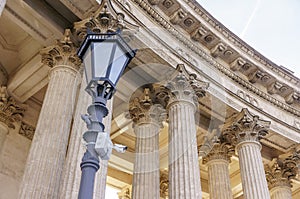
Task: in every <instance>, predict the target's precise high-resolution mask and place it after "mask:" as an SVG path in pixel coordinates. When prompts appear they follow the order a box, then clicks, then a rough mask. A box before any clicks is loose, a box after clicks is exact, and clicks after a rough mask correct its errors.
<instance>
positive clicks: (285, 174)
mask: <svg viewBox="0 0 300 199" xmlns="http://www.w3.org/2000/svg"><path fill="white" fill-rule="evenodd" d="M265 172H266V178H267V182H268V186H269V189H272V188H274V187H278V186H288V187H292V184H291V180H292V179H294V178H295V177H296V175H297V173H298V167H297V164H296V162H295V161H294V160H293V159H292V158H286V159H277V158H275V159H273V160H272V161H271V162H270V163H269V164H268V165H266V166H265Z"/></svg>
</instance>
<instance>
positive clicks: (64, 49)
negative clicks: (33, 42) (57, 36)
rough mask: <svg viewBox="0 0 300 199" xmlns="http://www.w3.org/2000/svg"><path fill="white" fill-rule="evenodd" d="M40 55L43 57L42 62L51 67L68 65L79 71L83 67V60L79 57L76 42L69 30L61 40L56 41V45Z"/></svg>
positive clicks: (47, 48) (45, 49)
mask: <svg viewBox="0 0 300 199" xmlns="http://www.w3.org/2000/svg"><path fill="white" fill-rule="evenodd" d="M40 54H41V55H42V62H43V63H44V64H47V65H48V66H49V67H54V66H56V65H67V66H71V67H73V68H74V69H76V70H78V69H79V66H80V65H81V60H80V59H79V57H78V56H77V46H76V42H75V41H74V39H73V38H72V34H71V31H70V30H69V29H66V30H65V33H64V37H63V38H62V39H61V40H57V41H56V45H53V46H49V47H46V48H44V49H42V50H41V51H40Z"/></svg>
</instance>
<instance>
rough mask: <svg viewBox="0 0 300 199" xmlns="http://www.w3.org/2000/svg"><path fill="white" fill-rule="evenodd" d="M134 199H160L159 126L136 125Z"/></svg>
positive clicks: (150, 124)
mask: <svg viewBox="0 0 300 199" xmlns="http://www.w3.org/2000/svg"><path fill="white" fill-rule="evenodd" d="M134 130H135V133H136V136H137V137H136V145H135V146H136V147H135V162H134V173H133V187H132V198H133V199H140V198H143V199H159V145H158V143H159V137H158V135H159V134H158V133H159V126H158V125H157V124H153V123H142V124H139V125H136V126H135V128H134Z"/></svg>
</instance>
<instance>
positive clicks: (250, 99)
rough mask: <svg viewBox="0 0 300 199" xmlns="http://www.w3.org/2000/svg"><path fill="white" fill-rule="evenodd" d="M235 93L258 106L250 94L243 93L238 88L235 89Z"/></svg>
mask: <svg viewBox="0 0 300 199" xmlns="http://www.w3.org/2000/svg"><path fill="white" fill-rule="evenodd" d="M237 95H238V96H239V97H241V98H242V99H244V100H246V101H247V102H249V103H250V104H252V105H253V106H255V107H257V108H260V107H259V104H258V101H257V100H256V99H255V98H254V97H252V96H251V95H249V94H248V93H245V92H244V91H242V90H238V91H237Z"/></svg>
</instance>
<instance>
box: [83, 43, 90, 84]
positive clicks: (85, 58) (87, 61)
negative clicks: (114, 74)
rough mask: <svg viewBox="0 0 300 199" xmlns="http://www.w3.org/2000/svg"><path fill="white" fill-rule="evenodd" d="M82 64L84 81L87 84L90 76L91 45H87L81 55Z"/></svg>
mask: <svg viewBox="0 0 300 199" xmlns="http://www.w3.org/2000/svg"><path fill="white" fill-rule="evenodd" d="M83 64H84V70H85V77H86V82H87V84H89V82H90V81H91V78H92V50H91V47H89V48H88V49H87V50H86V52H85V54H84V56H83Z"/></svg>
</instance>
